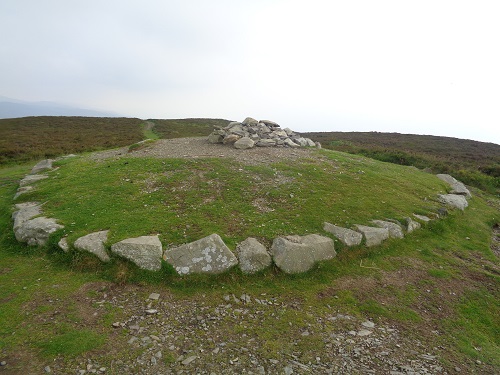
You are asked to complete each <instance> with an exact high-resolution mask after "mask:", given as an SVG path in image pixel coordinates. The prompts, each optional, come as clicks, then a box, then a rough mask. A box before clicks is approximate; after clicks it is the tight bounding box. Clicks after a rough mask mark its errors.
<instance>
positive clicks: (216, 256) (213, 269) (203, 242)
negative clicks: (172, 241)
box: [163, 234, 238, 275]
mask: <svg viewBox="0 0 500 375" xmlns="http://www.w3.org/2000/svg"><path fill="white" fill-rule="evenodd" d="M163 259H165V261H167V262H168V263H169V264H171V265H172V266H173V267H174V268H175V270H176V271H177V273H178V274H179V275H189V274H192V273H208V274H218V273H222V272H225V271H227V270H228V269H230V268H231V267H233V266H235V265H236V264H238V260H237V259H236V256H235V255H234V254H233V253H232V251H231V250H229V248H228V247H227V246H226V244H225V243H224V241H222V238H220V236H219V235H218V234H211V235H210V236H207V237H205V238H202V239H200V240H198V241H194V242H191V243H188V244H185V245H181V246H178V247H174V248H171V249H168V250H166V251H165V254H164V256H163Z"/></svg>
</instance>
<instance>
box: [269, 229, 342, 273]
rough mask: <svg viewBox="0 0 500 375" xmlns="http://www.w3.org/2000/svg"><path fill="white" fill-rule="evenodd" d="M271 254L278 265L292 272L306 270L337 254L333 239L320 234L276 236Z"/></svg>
mask: <svg viewBox="0 0 500 375" xmlns="http://www.w3.org/2000/svg"><path fill="white" fill-rule="evenodd" d="M271 254H272V256H273V260H274V263H275V264H276V266H278V267H279V268H280V269H281V270H282V271H283V272H285V273H290V274H293V273H301V272H306V271H308V270H310V269H311V268H312V267H313V266H314V265H315V264H316V263H317V262H319V261H323V260H328V259H333V258H334V257H335V256H336V255H337V253H336V252H335V248H334V243H333V240H332V239H331V238H328V237H324V236H320V235H318V234H309V235H307V236H303V237H301V236H287V237H278V238H275V239H274V241H273V244H272V246H271Z"/></svg>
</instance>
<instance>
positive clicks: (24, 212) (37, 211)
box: [12, 202, 42, 230]
mask: <svg viewBox="0 0 500 375" xmlns="http://www.w3.org/2000/svg"><path fill="white" fill-rule="evenodd" d="M15 208H17V211H15V212H13V213H12V219H13V220H14V230H15V229H16V228H18V227H20V226H21V225H22V224H23V223H24V222H25V221H28V220H31V219H33V218H34V217H35V216H38V215H41V214H42V209H41V208H40V205H39V203H37V202H26V203H19V204H16V205H15Z"/></svg>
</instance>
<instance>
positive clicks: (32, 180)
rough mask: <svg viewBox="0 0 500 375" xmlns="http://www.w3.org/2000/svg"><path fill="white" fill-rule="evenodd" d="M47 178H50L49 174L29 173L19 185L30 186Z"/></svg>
mask: <svg viewBox="0 0 500 375" xmlns="http://www.w3.org/2000/svg"><path fill="white" fill-rule="evenodd" d="M46 178H49V176H47V175H46V174H29V175H27V176H26V177H24V178H23V179H22V180H21V181H20V182H19V186H20V187H24V186H28V185H31V184H33V183H35V182H37V181H40V180H44V179H46Z"/></svg>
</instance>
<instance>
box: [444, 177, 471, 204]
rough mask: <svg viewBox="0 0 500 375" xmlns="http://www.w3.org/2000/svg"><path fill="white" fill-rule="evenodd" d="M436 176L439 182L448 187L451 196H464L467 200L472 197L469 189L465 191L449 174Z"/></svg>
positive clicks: (461, 184) (462, 185)
mask: <svg viewBox="0 0 500 375" xmlns="http://www.w3.org/2000/svg"><path fill="white" fill-rule="evenodd" d="M436 176H437V178H439V179H440V180H442V181H444V182H446V183H447V184H448V185H450V188H451V191H450V193H451V194H458V195H465V196H466V197H467V198H470V197H471V196H472V195H471V193H470V191H469V189H467V188H466V187H465V185H464V184H463V183H462V182H460V181H458V180H457V179H455V178H454V177H452V176H450V175H449V174H437V175H436Z"/></svg>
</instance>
